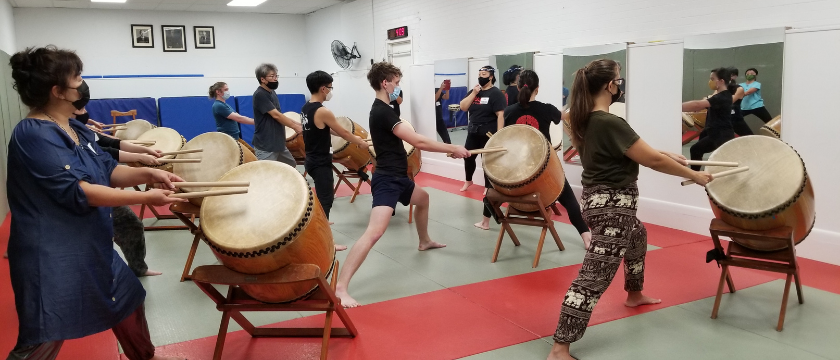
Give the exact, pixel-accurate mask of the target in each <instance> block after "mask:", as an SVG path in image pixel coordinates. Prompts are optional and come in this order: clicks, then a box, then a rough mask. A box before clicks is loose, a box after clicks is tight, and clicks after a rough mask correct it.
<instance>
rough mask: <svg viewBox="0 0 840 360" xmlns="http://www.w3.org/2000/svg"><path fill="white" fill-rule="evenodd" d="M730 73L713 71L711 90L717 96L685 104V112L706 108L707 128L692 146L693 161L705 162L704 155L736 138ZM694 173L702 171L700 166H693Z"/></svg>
mask: <svg viewBox="0 0 840 360" xmlns="http://www.w3.org/2000/svg"><path fill="white" fill-rule="evenodd" d="M729 78H730V76H729V71H728V70H726V69H725V68H717V69H714V70H712V72H711V74H710V75H709V89H711V90H717V94H715V95H713V96H711V97H709V98H708V99H704V100H694V101H689V102H685V103H683V105H682V111H683V112H694V111H700V110H703V109H705V108H708V109H709V110H708V111H707V112H706V127H705V128H704V129H703V131H701V132H700V137H699V140H698V141H697V143H696V144H694V145H692V146H691V150H690V151H691V160H703V155H705V154H706V153H710V152H712V151H715V150H716V149H717V148H718V147H720V146H721V145H723V143H725V142H727V141H729V140H732V139H734V138H735V130H733V128H732V120H731V116H732V93H731V92H730V91H729V90H728V88H727V84H728V83H729ZM691 168H692V169H693V170H694V171H700V166H699V165H692V166H691Z"/></svg>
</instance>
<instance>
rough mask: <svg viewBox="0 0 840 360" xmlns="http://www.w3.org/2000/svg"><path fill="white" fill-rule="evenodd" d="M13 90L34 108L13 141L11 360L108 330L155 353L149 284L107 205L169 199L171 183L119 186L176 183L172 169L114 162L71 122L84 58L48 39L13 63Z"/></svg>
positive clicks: (131, 351) (136, 358) (79, 98)
mask: <svg viewBox="0 0 840 360" xmlns="http://www.w3.org/2000/svg"><path fill="white" fill-rule="evenodd" d="M10 64H11V67H12V77H13V78H14V81H15V89H16V90H17V91H18V94H19V95H20V98H21V101H22V102H23V103H24V104H26V105H27V106H29V107H30V109H31V111H30V112H29V114H28V115H27V117H26V118H25V119H23V120H21V121H20V123H18V125H17V126H16V127H15V129H14V131H13V132H12V137H11V141H10V142H9V158H8V170H9V171H8V174H9V175H8V180H7V182H6V186H7V193H8V198H9V207H10V209H11V212H12V215H13V216H12V224H11V235H10V237H9V268H10V273H11V280H12V289H13V290H14V293H15V308H16V309H17V314H18V322H19V333H18V340H17V344H16V345H15V348H14V349H13V350H12V351H11V353H9V356H8V359H15V360H16V359H38V360H40V359H54V358H55V357H56V356H57V355H58V351H59V350H60V348H61V345H62V343H63V341H64V340H65V339H75V338H80V337H84V336H87V335H91V334H95V333H98V332H101V331H105V330H108V329H112V330H113V331H114V334H115V335H116V337H117V340H118V341H119V342H120V345H122V348H123V351H124V353H125V355H126V357H128V358H129V359H131V360H148V359H166V358H165V357H161V356H155V348H154V345H152V342H151V339H150V337H149V329H148V326H147V324H146V316H145V313H144V310H143V301H144V299H145V295H146V293H145V291H144V290H143V286H142V285H141V284H140V282H139V281H138V280H137V278H136V277H135V276H134V275H133V274H132V272H131V270H129V268H128V266H127V265H126V264H125V262H124V261H123V260H122V258H120V257H119V255H118V254H117V252H116V251H115V250H114V248H113V243H112V240H111V239H112V237H113V225H112V213H111V207H112V206H120V205H129V204H138V203H146V204H151V205H166V204H169V203H172V202H177V201H182V200H181V199H175V198H170V197H169V196H168V195H169V194H171V193H172V192H171V191H170V190H160V189H155V190H151V191H148V192H145V193H141V192H133V191H121V190H117V189H114V188H112V187H129V186H134V185H139V184H144V183H156V184H161V185H162V186H165V187H166V188H168V189H171V188H172V184H171V182H172V181H182V180H181V179H180V178H178V177H177V176H174V175H172V174H170V173H167V172H164V171H160V170H155V169H149V168H129V167H126V166H118V165H117V163H116V161H114V159H113V158H111V156H110V155H109V154H108V153H106V152H105V151H103V150H102V149H101V148H100V147H99V146H98V145H97V144H96V142H95V139H94V133H93V132H92V131H90V130H89V129H87V128H86V127H85V126H84V125H82V124H81V123H79V122H76V121H70V120H69V118H70V116H71V115H72V114H73V111H74V109H80V108H82V107H84V105H85V104H86V103H87V101H88V99H89V97H90V96H89V92H88V88H87V85H86V84H85V83H84V81H83V80H82V78H81V72H82V61H81V60H80V59H79V57H78V56H77V55H76V54H75V53H74V52H72V51H67V50H58V49H56V48H55V47H53V46H48V47H45V48H37V49H35V48H29V49H26V50H24V51H21V52H19V53H16V54H15V55H14V56H12V59H11V61H10Z"/></svg>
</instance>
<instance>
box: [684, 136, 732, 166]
mask: <svg viewBox="0 0 840 360" xmlns="http://www.w3.org/2000/svg"><path fill="white" fill-rule="evenodd" d="M734 138H735V133H734V132H729V133H727V132H718V131H713V132H709V131H707V130H703V131H701V132H700V138H699V140H698V141H697V143H696V144H694V145H692V146H691V149H690V150H689V151H690V152H691V160H703V155H705V154H706V153H710V152H712V151H715V150H717V148H718V147H720V146H721V145H723V143H725V142H727V141H729V140H732V139H734ZM691 169H692V170H694V171H700V165H691Z"/></svg>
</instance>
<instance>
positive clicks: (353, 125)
mask: <svg viewBox="0 0 840 360" xmlns="http://www.w3.org/2000/svg"><path fill="white" fill-rule="evenodd" d="M340 117H343V118H345V119H347V120H348V121H350V129H348V130H350V133H351V134H354V135H355V134H356V122H355V121H353V119H351V118H349V117H347V116H337V117H336V120H337V119H338V118H340ZM359 126H361V125H359ZM330 136H332V137H335V138H339V139H341V140H344V145H342V146H341V148H339V149H338V150H336V149H333V154H337V153H340V152H342V151H344V149H347V147H348V146H350V142H349V141H347V139H345V138H343V137H341V136H335V135H330Z"/></svg>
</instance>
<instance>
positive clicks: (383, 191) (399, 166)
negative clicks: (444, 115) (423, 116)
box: [335, 62, 470, 307]
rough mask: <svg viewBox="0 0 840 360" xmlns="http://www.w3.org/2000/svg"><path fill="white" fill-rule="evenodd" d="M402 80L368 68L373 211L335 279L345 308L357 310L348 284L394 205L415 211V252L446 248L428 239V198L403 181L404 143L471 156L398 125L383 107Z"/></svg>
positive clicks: (387, 70)
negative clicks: (372, 93)
mask: <svg viewBox="0 0 840 360" xmlns="http://www.w3.org/2000/svg"><path fill="white" fill-rule="evenodd" d="M401 77H402V72H401V71H400V68H398V67H396V66H394V65H391V64H389V63H387V62H380V63H376V64H373V66H372V67H371V68H370V71H369V72H368V74H367V78H368V81H369V82H370V86H371V87H372V88H373V90H375V91H376V99H375V100H374V101H373V105H372V106H371V109H370V124H369V127H370V135H371V138H372V139H373V148H374V150H376V171H375V172H374V173H373V180H372V181H371V193H372V194H373V210H372V211H371V212H370V222H369V223H368V227H367V230H365V233H364V234H363V235H362V237H361V238H359V240H357V241H356V243H355V244H353V247H352V248H351V249H350V253H349V254H347V260H345V261H344V267H342V268H341V273H340V274H339V276H338V284H337V285H336V288H335V294H336V295H337V296H338V297H339V298H340V299H341V304H342V305H343V306H344V307H357V306H359V303H358V302H357V301H356V300H355V299H353V298H352V297H350V294H349V293H348V292H347V290H348V286H349V284H350V279H351V278H352V277H353V274H355V273H356V270H358V269H359V266H361V265H362V262H363V261H364V260H365V257H367V254H368V253H369V252H370V249H371V248H373V245H374V244H376V242H377V241H379V238H381V237H382V235H383V234H384V233H385V230H386V229H387V228H388V222H389V221H390V220H391V215H392V214H393V212H394V209H395V208H396V206H397V203H398V202H399V203H401V204H403V205H404V206H408V205H409V204H413V205H414V206H415V207H416V208H415V211H414V216H415V219H416V221H417V235H418V237H419V239H420V244H419V246H418V250H420V251H424V250H430V249H436V248H442V247H445V246H446V245H444V244H440V243H437V242H434V241H432V239H431V238H430V237H429V194H428V193H427V192H426V191H425V190H423V189H421V188H419V187H415V185H414V182H413V181H412V180H411V179H409V178H408V159H407V156H408V155H407V154H406V152H405V147H404V146H403V141H405V142H407V143H409V144H411V145H413V146H414V147H416V148H417V149H420V150H422V151H431V152H439V153H452V157H454V158H459V159H460V158H465V157H468V156H470V152H469V151H467V149H466V148H464V147H463V146H459V145H451V144H444V143H441V142H437V141H434V140H432V139H429V138H427V137H425V136H423V135H420V134H417V133H416V132H414V130H413V129H412V128H411V127H410V126H408V125H404V124H403V123H402V121H401V120H400V118H399V117H398V116H397V114H395V113H394V110H393V109H391V107H390V106H388V103H389V102H390V101H391V100H393V99H394V98H395V97H396V96H397V95H398V94H397V92H396V91H395V89H398V88H399V85H400V78H401Z"/></svg>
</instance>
